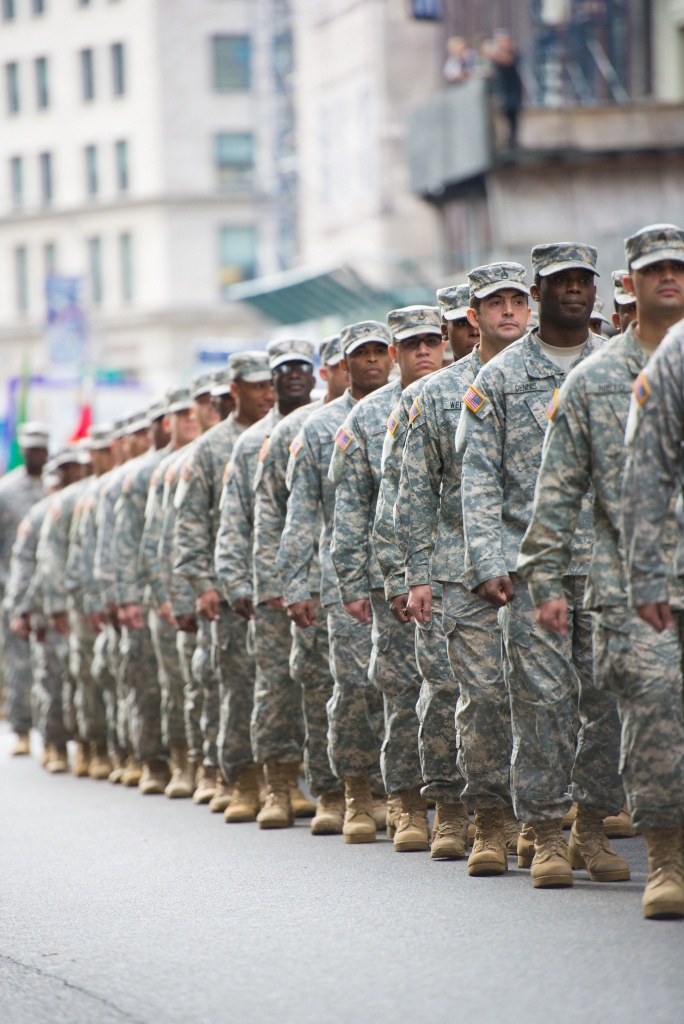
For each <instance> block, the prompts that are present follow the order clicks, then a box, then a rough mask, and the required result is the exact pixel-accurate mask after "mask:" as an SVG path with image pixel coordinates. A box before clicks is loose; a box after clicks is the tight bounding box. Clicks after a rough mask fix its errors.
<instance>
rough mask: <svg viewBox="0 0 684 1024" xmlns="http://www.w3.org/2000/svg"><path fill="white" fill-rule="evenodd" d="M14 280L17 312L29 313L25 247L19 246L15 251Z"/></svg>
mask: <svg viewBox="0 0 684 1024" xmlns="http://www.w3.org/2000/svg"><path fill="white" fill-rule="evenodd" d="M14 280H15V285H16V296H17V310H18V311H19V312H20V313H28V308H29V288H28V253H27V251H26V246H25V245H18V246H17V248H16V249H15V250H14Z"/></svg>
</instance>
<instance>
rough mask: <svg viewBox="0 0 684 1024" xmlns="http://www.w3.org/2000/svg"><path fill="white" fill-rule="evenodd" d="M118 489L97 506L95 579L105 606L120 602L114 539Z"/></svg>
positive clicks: (112, 490)
mask: <svg viewBox="0 0 684 1024" xmlns="http://www.w3.org/2000/svg"><path fill="white" fill-rule="evenodd" d="M116 497H117V496H116V488H115V487H112V488H110V489H108V490H107V491H105V493H104V494H103V495H102V497H101V499H100V501H99V503H98V506H97V539H96V543H95V559H94V565H95V579H96V580H97V582H98V583H99V585H100V588H101V592H102V599H103V601H104V603H105V605H108V604H112V603H114V602H116V601H117V600H118V595H117V590H116V573H115V571H114V557H113V546H112V537H113V535H114V523H115V519H116V513H115V505H116Z"/></svg>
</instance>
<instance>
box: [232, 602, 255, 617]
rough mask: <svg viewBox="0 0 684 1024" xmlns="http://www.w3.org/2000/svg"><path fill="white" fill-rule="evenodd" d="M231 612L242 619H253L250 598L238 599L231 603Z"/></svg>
mask: <svg viewBox="0 0 684 1024" xmlns="http://www.w3.org/2000/svg"><path fill="white" fill-rule="evenodd" d="M232 607H233V611H234V612H235V614H236V615H239V616H240V618H242V619H253V618H254V605H253V604H252V598H251V597H238V598H237V600H236V601H234V602H233V606H232Z"/></svg>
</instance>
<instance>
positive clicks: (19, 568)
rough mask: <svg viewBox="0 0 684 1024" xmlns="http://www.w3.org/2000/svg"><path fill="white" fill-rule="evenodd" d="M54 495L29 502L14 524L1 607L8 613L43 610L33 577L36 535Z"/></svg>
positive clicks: (37, 583) (35, 580) (15, 613)
mask: <svg viewBox="0 0 684 1024" xmlns="http://www.w3.org/2000/svg"><path fill="white" fill-rule="evenodd" d="M54 497H55V495H53V494H48V495H47V496H46V497H45V498H41V499H40V501H37V502H36V503H35V505H32V506H31V508H30V509H29V510H28V512H27V513H26V515H25V516H24V518H23V519H22V521H21V522H20V523H19V526H18V527H17V535H16V538H15V541H14V544H13V545H12V554H11V557H10V564H9V574H8V576H7V585H6V587H5V597H4V606H5V608H6V610H7V612H8V614H9V615H10V617H14V616H15V615H29V614H31V613H33V614H36V613H39V612H42V610H43V602H42V597H41V594H40V585H39V582H38V580H37V578H36V568H37V556H36V552H37V549H38V538H39V535H40V528H41V526H42V525H43V520H44V519H45V516H46V515H47V514H48V511H49V509H50V503H51V501H52V500H53V498H54Z"/></svg>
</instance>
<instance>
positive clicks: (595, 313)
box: [589, 295, 610, 324]
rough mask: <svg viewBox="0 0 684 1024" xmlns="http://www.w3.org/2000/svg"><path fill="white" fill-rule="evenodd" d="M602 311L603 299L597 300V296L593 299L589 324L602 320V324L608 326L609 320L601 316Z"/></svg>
mask: <svg viewBox="0 0 684 1024" xmlns="http://www.w3.org/2000/svg"><path fill="white" fill-rule="evenodd" d="M603 309H604V304H603V299H601V298H599V296H598V295H597V296H596V298H595V299H594V308H593V309H592V311H591V316H590V317H589V322H590V323H591V321H592V320H603V322H604V324H610V320H609V319H608V317H606V316H604V315H603Z"/></svg>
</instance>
